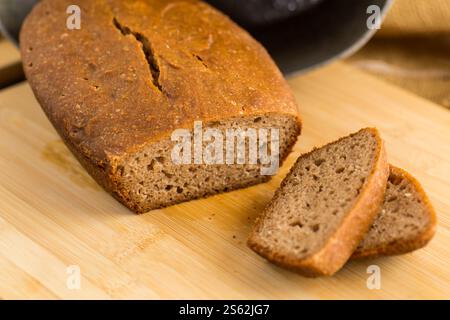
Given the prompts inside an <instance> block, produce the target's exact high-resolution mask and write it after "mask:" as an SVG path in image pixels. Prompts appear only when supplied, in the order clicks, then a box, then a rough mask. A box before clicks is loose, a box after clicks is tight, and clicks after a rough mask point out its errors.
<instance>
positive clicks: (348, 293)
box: [0, 64, 450, 299]
mask: <svg viewBox="0 0 450 320" xmlns="http://www.w3.org/2000/svg"><path fill="white" fill-rule="evenodd" d="M289 82H290V85H291V86H292V88H293V90H294V92H295V94H296V97H297V99H298V101H299V103H300V109H301V113H302V116H303V120H304V124H305V127H304V132H303V135H302V136H301V138H300V140H299V142H298V143H297V145H296V146H295V150H294V152H293V154H292V155H291V156H290V157H289V158H288V161H287V163H286V164H285V166H283V168H282V170H281V172H280V174H279V175H278V176H277V177H275V178H274V179H273V180H272V181H271V182H269V183H266V184H262V185H259V186H255V187H252V188H249V189H245V190H239V191H235V192H231V193H227V194H222V195H218V196H214V197H211V198H209V199H203V200H197V201H191V202H188V203H184V204H181V205H177V206H173V207H170V208H167V209H163V210H156V211H153V212H149V213H147V214H145V215H141V216H136V215H134V214H132V213H131V212H129V211H128V210H127V209H125V208H124V207H122V206H121V205H120V204H118V203H117V202H116V201H115V200H113V199H112V198H111V197H110V196H109V195H107V194H106V193H105V192H103V191H102V190H101V189H100V188H98V187H97V186H96V184H95V183H94V182H93V181H92V179H91V178H90V177H89V176H88V175H87V174H86V173H85V172H84V170H82V168H81V167H80V166H79V164H78V163H77V162H76V161H74V159H73V157H72V155H71V154H70V153H69V152H68V151H67V149H66V148H65V147H64V145H62V143H61V142H60V139H59V138H58V136H57V135H56V133H55V131H54V130H53V128H52V127H51V125H50V124H49V122H48V121H47V119H46V118H45V116H44V115H43V113H42V111H41V110H40V108H39V106H38V104H37V102H36V101H35V99H34V97H33V95H32V93H31V90H30V88H29V86H28V85H27V84H26V83H24V84H20V85H18V86H15V87H13V88H11V89H8V90H6V91H3V92H1V93H0V297H1V298H3V299H8V298H213V299H215V298H224V299H226V298H237V299H240V298H275V299H276V298H293V299H304V298H305V299H306V298H308V299H311V298H327V299H329V298H334V299H343V298H357V299H366V298H368V299H372V298H383V299H389V298H450V268H448V265H449V263H450V250H449V247H448V244H449V243H450V197H449V195H450V184H449V183H448V181H449V178H450V113H449V112H448V111H447V110H445V109H443V108H441V107H439V106H436V105H434V104H432V103H430V102H428V101H426V100H423V99H421V98H419V97H417V96H414V95H412V94H410V93H407V92H406V91H403V90H401V89H398V88H395V87H393V86H391V85H388V84H386V83H383V82H380V81H378V80H376V79H374V78H372V77H370V76H367V75H365V74H363V73H360V72H359V71H356V70H355V69H352V68H350V67H347V66H345V65H342V64H334V65H332V66H329V67H327V68H325V69H322V70H319V71H316V72H313V73H311V74H308V75H306V76H303V77H297V78H293V79H291V80H290V81H289ZM365 126H376V127H378V128H379V129H380V131H381V133H382V135H383V137H384V138H385V140H386V144H387V151H388V154H389V156H390V159H391V162H392V163H393V164H395V165H397V166H400V167H403V168H405V169H406V170H408V171H410V172H411V173H413V174H414V175H415V176H416V177H417V178H418V179H419V180H420V181H421V182H422V183H423V186H424V188H425V190H426V191H427V192H428V194H429V196H430V198H431V200H432V203H433V204H434V206H435V207H436V210H437V212H438V218H439V227H438V231H437V235H436V237H435V238H434V240H433V241H432V242H431V243H430V245H429V246H427V247H426V248H425V249H422V250H419V251H417V252H414V253H412V254H408V255H404V256H400V257H392V258H382V259H377V260H372V261H358V262H350V263H348V264H347V266H346V267H345V268H344V269H342V270H341V271H340V272H339V273H338V274H337V275H336V276H334V277H331V278H319V279H305V278H302V277H301V276H298V275H296V274H294V273H292V272H290V271H286V270H283V269H280V268H278V267H276V266H273V265H271V264H269V263H267V262H266V261H265V260H263V259H262V258H260V257H259V256H257V255H256V254H254V253H253V252H252V251H250V249H248V248H247V247H246V245H245V241H246V237H247V235H248V232H249V230H250V228H251V225H252V222H253V220H254V218H255V217H256V216H257V215H258V214H259V213H260V212H261V210H262V209H263V207H264V206H265V205H266V204H267V202H268V201H269V200H270V198H271V196H272V195H273V192H274V190H275V188H276V187H277V185H278V184H279V182H280V180H281V178H282V177H283V176H284V175H285V174H286V172H287V170H288V168H289V166H290V165H292V163H293V161H294V159H295V158H296V157H297V156H298V155H299V154H301V153H302V152H305V151H308V150H309V149H311V148H312V147H313V146H317V145H322V144H325V143H327V142H328V141H330V140H333V139H336V138H338V137H340V136H342V135H346V134H348V133H350V132H352V131H356V130H357V129H359V128H361V127H365ZM371 264H376V265H378V266H380V268H381V272H382V273H381V276H382V278H381V290H369V289H368V288H367V286H366V280H367V278H368V276H369V275H368V274H367V273H366V269H367V267H368V266H369V265H371ZM70 265H78V266H79V267H80V270H81V276H82V279H81V289H80V290H70V289H68V287H67V286H66V281H67V277H68V275H67V273H66V268H67V267H68V266H70Z"/></svg>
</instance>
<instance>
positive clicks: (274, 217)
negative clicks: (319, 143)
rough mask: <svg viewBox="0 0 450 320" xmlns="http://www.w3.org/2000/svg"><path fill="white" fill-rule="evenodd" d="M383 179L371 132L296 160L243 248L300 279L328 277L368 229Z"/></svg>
mask: <svg viewBox="0 0 450 320" xmlns="http://www.w3.org/2000/svg"><path fill="white" fill-rule="evenodd" d="M388 175H389V165H388V164H387V162H386V154H385V150H384V147H383V142H382V140H381V138H380V136H379V134H378V131H377V130H376V129H370V128H368V129H362V130H360V131H359V132H357V133H354V134H352V135H350V136H348V137H344V138H341V139H340V140H338V141H336V142H333V143H330V144H328V145H326V146H324V147H322V148H320V149H315V150H313V151H312V152H310V153H307V154H305V155H303V156H301V157H300V158H299V159H298V160H297V162H296V163H295V165H294V166H293V168H292V169H291V171H290V173H289V174H288V175H287V176H286V178H285V179H284V180H283V182H282V184H281V187H280V188H279V189H278V190H277V192H276V194H275V196H274V198H273V199H272V201H271V202H270V204H269V205H268V206H267V208H266V209H265V210H264V212H263V214H262V215H261V217H260V218H259V219H258V220H257V222H256V226H255V228H254V230H253V232H252V234H251V235H250V237H249V240H248V245H249V247H250V248H251V249H253V250H254V251H256V252H257V253H258V254H260V255H261V256H263V257H265V258H267V259H268V260H270V261H272V262H274V263H276V264H279V265H281V266H285V267H288V268H292V269H294V270H296V271H298V272H300V273H301V274H303V275H306V276H319V275H332V274H334V273H335V272H336V271H338V270H339V269H340V268H341V267H342V266H343V265H344V264H345V262H346V261H347V259H348V258H349V257H350V256H351V255H352V253H353V252H354V250H355V249H356V247H357V246H358V244H359V243H360V241H361V240H362V239H363V237H364V235H365V234H366V233H367V231H368V229H369V228H370V226H371V225H372V223H373V221H374V219H375V217H376V215H377V213H378V212H379V210H380V206H381V204H382V202H383V199H384V192H385V190H386V184H387V179H388Z"/></svg>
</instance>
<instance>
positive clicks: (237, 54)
mask: <svg viewBox="0 0 450 320" xmlns="http://www.w3.org/2000/svg"><path fill="white" fill-rule="evenodd" d="M72 4H73V1H72V0H42V1H39V2H38V3H37V4H36V6H34V8H33V10H32V12H31V13H30V14H29V16H28V17H27V19H26V20H25V22H24V24H23V26H22V29H21V34H20V46H21V54H22V61H23V65H24V70H25V73H26V76H27V79H28V81H29V84H30V86H31V88H32V89H33V92H34V94H35V96H36V98H37V100H38V101H39V103H40V104H41V106H42V109H43V110H44V112H45V113H46V115H47V117H48V118H49V120H50V121H51V122H52V124H53V126H54V127H55V129H56V130H57V131H58V133H59V135H60V136H61V138H62V139H63V140H64V142H65V144H66V145H67V146H68V147H69V149H70V150H71V151H72V153H73V154H74V155H75V156H76V157H77V159H78V160H79V161H80V162H81V163H82V164H83V166H84V167H85V168H86V169H87V170H88V171H89V173H90V174H91V175H92V176H93V177H94V178H95V179H96V181H97V182H98V183H99V184H100V185H102V186H103V187H104V189H105V190H107V191H108V192H110V193H111V194H112V195H114V196H115V197H116V198H117V199H118V200H119V201H121V202H122V203H123V204H125V205H126V206H127V207H128V208H130V209H132V210H133V211H135V212H138V213H142V212H145V211H148V210H151V209H156V208H160V207H164V206H168V205H171V204H175V203H178V202H181V201H187V200H190V199H194V198H198V197H202V196H206V195H210V194H214V193H217V192H222V191H227V190H233V189H237V188H241V187H246V186H249V185H252V184H256V183H259V182H263V181H266V180H267V176H265V175H261V174H259V173H258V174H257V172H260V170H259V169H260V165H259V164H257V165H252V164H250V163H249V165H241V164H227V165H218V166H210V165H205V164H204V163H195V164H192V165H186V166H181V165H175V163H174V162H173V161H171V160H172V158H171V157H170V151H171V148H172V147H173V143H172V141H171V136H172V134H173V133H174V131H176V130H179V129H186V130H192V129H193V126H194V123H195V122H202V126H203V129H206V128H211V127H213V128H218V129H220V130H221V132H224V131H225V130H226V129H227V128H239V129H241V130H243V131H245V130H246V129H247V128H254V129H261V128H265V129H278V130H279V132H280V137H279V139H280V140H279V146H280V157H279V158H280V159H279V160H280V162H281V160H282V159H284V158H285V157H286V155H287V154H288V152H289V150H290V148H291V146H292V145H293V144H294V142H295V140H296V138H297V136H298V135H299V134H300V129H301V122H300V119H299V116H298V111H297V104H296V102H295V99H294V96H293V94H292V92H291V91H290V88H289V86H288V84H287V83H286V81H285V79H284V78H283V76H282V74H281V73H280V71H279V70H278V68H277V67H276V65H275V63H274V62H273V61H272V59H271V58H270V56H269V54H268V53H267V52H266V50H265V49H264V48H263V47H262V46H261V45H260V44H259V43H258V42H257V41H255V40H254V39H253V38H252V37H251V36H250V35H249V34H248V33H247V32H246V31H245V30H243V29H241V28H240V27H239V26H238V25H236V24H235V23H234V22H233V21H231V20H230V19H229V18H228V17H226V16H225V15H223V14H222V13H221V12H219V11H217V10H216V9H214V8H213V7H211V6H209V5H208V4H206V3H204V2H202V1H197V0H186V1H177V0H128V1H122V0H96V1H92V0H77V1H76V4H77V5H78V6H79V7H80V8H82V13H83V14H82V18H81V22H82V27H81V29H79V30H78V29H75V30H69V29H68V27H67V23H66V22H67V17H68V16H67V8H68V7H69V6H70V5H72ZM275 151H276V150H275Z"/></svg>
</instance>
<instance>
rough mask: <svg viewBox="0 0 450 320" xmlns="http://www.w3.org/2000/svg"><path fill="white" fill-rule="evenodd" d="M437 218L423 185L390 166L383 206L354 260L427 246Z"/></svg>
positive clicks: (394, 253) (354, 254) (355, 253)
mask: <svg viewBox="0 0 450 320" xmlns="http://www.w3.org/2000/svg"><path fill="white" fill-rule="evenodd" d="M435 228H436V214H435V212H434V209H433V207H432V206H431V203H430V201H429V200H428V197H427V195H426V194H425V191H424V190H423V188H422V187H421V185H420V184H419V182H418V181H417V180H416V179H415V178H414V177H413V176H411V175H410V174H409V173H407V172H406V171H404V170H402V169H399V168H396V167H394V166H390V175H389V180H388V184H387V188H386V196H385V199H384V203H383V206H382V207H381V210H380V212H379V214H378V216H377V218H376V219H375V222H374V223H373V225H372V227H371V228H370V230H369V232H368V233H367V234H366V236H365V237H364V239H363V241H361V243H360V244H359V246H358V248H357V249H356V251H355V252H354V253H353V255H352V258H371V257H376V256H380V255H396V254H402V253H406V252H410V251H413V250H416V249H419V248H422V247H423V246H425V245H426V244H427V243H428V242H429V241H430V240H431V238H432V237H433V235H434V233H435Z"/></svg>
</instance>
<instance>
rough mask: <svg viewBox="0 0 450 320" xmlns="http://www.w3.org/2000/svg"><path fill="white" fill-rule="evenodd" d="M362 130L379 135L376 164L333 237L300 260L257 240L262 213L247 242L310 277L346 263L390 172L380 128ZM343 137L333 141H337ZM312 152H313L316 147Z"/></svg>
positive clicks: (378, 203)
mask: <svg viewBox="0 0 450 320" xmlns="http://www.w3.org/2000/svg"><path fill="white" fill-rule="evenodd" d="M362 130H369V131H371V132H372V134H373V135H374V136H375V137H376V139H377V142H378V149H377V157H376V160H375V165H374V167H373V169H372V171H371V174H370V175H369V177H368V179H367V181H366V183H365V184H364V186H363V189H362V190H361V193H360V195H359V197H358V199H357V200H356V202H355V204H354V207H353V209H352V210H351V211H350V212H349V213H348V214H347V215H346V217H345V218H344V220H343V222H342V225H341V226H340V227H339V228H338V230H337V231H336V233H335V234H334V235H333V236H332V237H330V239H329V240H328V242H327V243H326V244H325V246H324V247H323V248H322V249H321V250H319V251H318V252H316V253H315V254H313V255H311V256H309V257H307V258H305V259H301V260H298V259H295V258H293V257H290V256H286V255H279V254H278V252H274V251H271V250H269V249H268V248H266V247H263V246H261V245H260V244H259V242H258V240H257V233H256V232H255V231H256V230H257V229H258V224H259V221H262V219H264V215H263V216H261V217H260V218H259V219H258V221H257V222H256V225H255V228H254V230H253V232H252V234H251V235H250V237H249V239H248V246H249V247H250V248H251V249H252V250H254V251H255V252H257V253H258V254H260V255H261V256H263V257H264V258H266V259H268V260H269V261H271V262H273V263H275V264H277V265H280V266H283V267H286V268H289V269H292V270H294V271H296V272H298V273H300V274H302V275H304V276H308V277H317V276H324V275H327V276H329V275H333V274H334V273H335V272H337V271H338V270H339V269H340V268H341V267H342V266H343V265H344V264H345V262H346V261H347V260H348V259H349V257H350V256H351V255H352V253H353V252H354V250H355V249H356V247H357V246H358V244H359V242H360V241H361V240H362V239H363V237H364V235H365V234H366V233H367V231H368V230H369V228H370V226H371V224H372V223H373V221H374V220H375V217H376V215H377V213H378V212H379V209H380V206H381V204H382V202H383V199H384V193H385V191H386V185H387V180H388V176H389V165H388V163H387V158H386V152H385V149H384V143H383V141H382V140H381V138H380V135H379V133H378V130H377V129H375V128H366V129H362ZM355 134H357V133H355ZM355 134H352V135H355ZM352 135H351V136H352ZM343 138H344V137H343ZM343 138H341V139H343ZM341 139H339V140H337V141H335V142H332V143H337V142H339V141H340V140H341ZM311 152H314V150H313V151H311ZM311 152H310V153H311ZM297 161H298V160H297ZM294 166H295V165H294ZM291 170H292V169H291ZM278 196H279V195H278V193H276V194H275V197H278Z"/></svg>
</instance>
